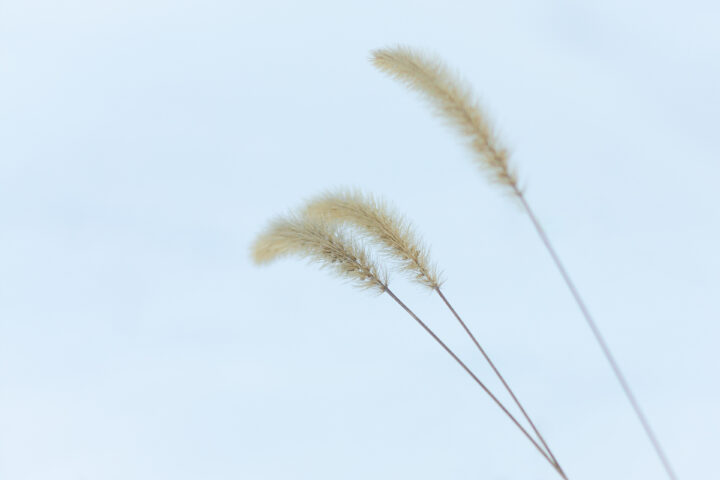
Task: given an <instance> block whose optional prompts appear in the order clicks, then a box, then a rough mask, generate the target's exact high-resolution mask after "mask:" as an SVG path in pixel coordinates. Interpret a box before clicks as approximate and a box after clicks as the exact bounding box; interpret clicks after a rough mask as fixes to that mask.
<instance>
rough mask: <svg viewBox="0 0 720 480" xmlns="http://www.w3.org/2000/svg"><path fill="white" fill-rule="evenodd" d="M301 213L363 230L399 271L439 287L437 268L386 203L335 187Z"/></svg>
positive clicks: (410, 229)
mask: <svg viewBox="0 0 720 480" xmlns="http://www.w3.org/2000/svg"><path fill="white" fill-rule="evenodd" d="M304 213H305V214H306V215H308V216H310V217H313V218H321V219H322V220H323V221H326V222H337V223H348V224H350V225H352V226H355V227H357V228H358V229H360V230H361V231H362V232H363V233H365V234H366V235H367V236H368V237H369V238H370V239H371V240H372V241H373V242H374V243H375V244H376V245H378V246H379V247H380V248H381V249H382V251H384V253H386V254H387V255H389V256H390V257H391V258H393V259H395V260H397V261H398V263H399V264H400V266H401V268H402V270H404V272H405V273H409V274H410V275H411V276H412V278H413V279H414V280H416V281H417V282H419V283H421V284H423V285H425V286H427V287H430V288H437V287H439V286H440V283H441V282H440V279H439V275H438V273H437V269H436V268H435V266H434V265H432V264H431V262H430V259H429V254H428V251H427V248H426V247H424V246H423V244H422V242H421V241H420V239H419V237H418V235H417V234H416V233H415V232H414V230H413V228H412V226H411V225H410V223H409V222H408V221H407V220H406V219H404V218H403V217H402V216H400V215H399V214H397V213H395V212H394V211H392V210H391V209H390V207H389V206H388V204H387V203H386V202H385V201H383V200H381V199H379V198H376V197H374V196H372V195H364V194H363V193H362V192H360V191H351V190H339V191H336V192H330V193H326V194H324V195H321V196H319V197H317V198H315V199H314V200H311V201H310V202H308V204H307V205H306V207H305V211H304Z"/></svg>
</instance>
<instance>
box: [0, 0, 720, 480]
mask: <svg viewBox="0 0 720 480" xmlns="http://www.w3.org/2000/svg"><path fill="white" fill-rule="evenodd" d="M715 5H716V4H715V2H692V1H691V2H657V1H647V2H626V1H619V0H618V1H598V2H573V1H543V2H533V1H528V2H500V1H497V2H471V1H464V2H461V1H454V2H440V1H433V2H428V1H421V2H418V1H404V2H391V3H390V4H386V2H380V1H374V0H373V1H363V2H356V3H351V2H322V1H303V2H291V1H277V2H249V1H242V0H241V1H235V2H230V1H210V2H208V1H172V2H171V1H154V0H151V1H147V0H143V1H120V0H112V1H105V2H101V1H95V2H91V1H66V2H52V1H34V0H5V1H3V2H2V3H1V4H0V87H1V88H0V478H1V479H2V480H26V479H27V480H30V479H32V480H35V479H37V480H48V479H53V480H65V479H77V480H91V479H92V480H95V479H109V480H110V479H147V480H160V479H168V480H169V479H172V480H183V479H248V480H256V479H257V480H261V479H308V480H310V479H312V480H319V479H353V480H354V479H400V478H403V479H404V478H408V479H410V478H412V479H458V480H460V479H463V480H464V479H507V480H514V479H517V480H530V479H532V480H534V479H538V480H544V479H554V478H557V477H556V475H555V474H554V473H553V471H552V470H551V469H550V468H549V467H548V466H547V465H546V464H545V463H543V461H542V459H541V457H540V456H539V455H538V454H537V453H536V452H535V451H534V450H533V449H532V447H531V446H530V445H529V444H528V443H527V442H526V440H524V439H523V438H522V437H521V435H520V434H519V433H518V432H517V431H516V430H515V429H514V428H513V427H512V426H511V425H510V423H509V422H508V421H507V419H506V418H504V417H503V416H502V415H501V413H499V412H498V410H497V409H496V408H495V407H494V406H493V405H492V404H491V403H490V402H489V401H488V399H487V398H486V397H484V396H483V395H482V393H481V392H480V390H479V389H478V388H477V387H476V386H475V385H474V384H473V383H471V381H470V380H469V379H468V378H467V377H466V376H465V374H464V373H463V372H462V371H461V370H460V369H459V368H457V366H456V365H455V364H454V363H452V360H450V359H449V357H447V356H446V355H445V354H444V353H443V352H442V351H441V350H440V349H439V348H438V347H437V346H436V345H435V344H434V343H432V341H431V340H430V339H429V337H427V336H426V335H425V334H424V333H423V332H422V331H421V330H420V329H419V328H418V327H417V326H416V325H415V324H414V323H413V322H412V320H411V319H410V318H409V317H408V316H407V315H405V314H404V313H403V312H402V311H401V310H400V309H399V308H398V307H397V306H396V305H395V304H394V303H392V301H391V300H390V299H389V298H388V297H387V296H381V297H374V296H372V295H368V294H367V293H363V292H360V291H357V290H355V289H352V288H350V287H348V286H347V285H343V284H342V282H340V281H338V280H337V279H335V278H333V277H331V276H329V275H327V274H326V273H324V272H319V271H317V270H316V269H315V268H313V267H308V266H306V265H305V264H303V262H300V261H293V260H289V261H284V262H280V263H278V264H276V265H272V266H270V267H268V268H263V269H258V268H255V267H254V266H253V265H252V264H251V262H250V260H249V256H248V247H249V244H250V243H251V241H252V238H253V236H254V235H255V234H256V233H257V232H258V231H259V230H260V229H261V228H262V227H263V225H264V224H265V221H266V220H267V219H268V218H270V217H271V216H272V215H274V214H277V213H280V212H283V211H285V210H286V209H287V208H289V207H292V206H293V205H296V204H297V203H298V202H299V201H301V200H302V199H304V198H307V197H308V196H310V195H313V194H315V193H317V192H319V191H321V190H323V189H325V188H328V187H333V186H339V185H352V186H361V187H364V188H366V189H368V190H369V191H372V192H375V193H379V194H383V195H385V196H386V197H387V198H388V199H390V200H392V201H393V202H394V203H395V205H396V206H397V207H398V208H399V209H400V210H402V211H403V212H405V213H406V214H407V215H408V216H409V217H410V218H412V219H413V221H414V222H415V224H416V225H417V227H418V229H419V230H420V231H421V232H422V233H423V235H424V237H425V238H426V240H427V241H428V243H430V244H431V245H432V252H433V256H434V258H435V259H436V260H437V261H438V262H439V263H440V265H441V267H442V269H443V270H444V272H445V276H446V278H447V283H446V293H447V295H448V296H449V297H450V298H451V300H453V301H454V302H455V304H456V306H457V308H458V309H459V310H460V312H461V313H463V314H465V315H466V317H467V319H468V320H469V322H470V323H471V325H472V326H473V327H474V328H475V330H476V332H477V333H478V334H479V336H480V337H481V339H482V340H483V342H484V344H485V346H486V347H487V349H488V350H489V351H490V353H491V354H492V356H493V357H494V358H495V359H496V361H497V363H498V365H499V366H500V368H501V369H502V370H503V371H504V372H505V373H506V375H507V377H508V379H509V380H510V382H511V383H512V384H513V385H514V386H515V387H516V390H517V392H518V394H519V395H520V397H521V398H522V399H523V400H524V402H525V404H526V405H527V407H528V409H529V410H530V412H531V413H532V414H533V416H534V417H535V418H536V419H537V422H538V424H539V425H540V427H541V430H542V431H543V432H544V433H545V435H546V437H547V438H548V440H549V441H550V443H551V445H552V446H553V448H554V450H555V453H556V454H557V455H558V457H559V458H560V460H561V462H562V463H563V464H564V465H565V467H566V470H567V471H568V473H569V475H570V477H571V478H572V479H577V480H580V479H583V480H605V479H608V478H612V479H655V478H657V479H662V478H665V477H664V475H663V472H662V471H661V469H660V466H659V463H658V461H657V459H656V458H655V457H654V456H653V453H652V451H651V449H650V446H649V444H648V442H647V441H646V439H645V438H644V437H643V434H642V431H641V430H640V427H639V425H638V424H637V422H636V420H635V419H634V417H633V415H632V412H631V410H630V407H629V406H628V404H627V403H626V401H625V399H624V398H623V396H622V394H621V392H620V390H619V388H618V386H617V384H616V383H615V380H614V378H613V377H612V376H611V374H610V370H609V369H608V368H607V365H606V364H605V362H604V360H603V358H602V356H601V354H600V352H599V350H598V348H597V346H596V345H595V343H594V341H593V339H592V337H591V336H590V333H589V330H588V329H587V327H586V326H585V325H584V323H583V321H582V318H581V317H580V315H579V313H578V311H577V310H576V307H575V305H574V304H573V302H572V300H571V298H570V296H569V294H568V293H567V291H566V290H565V287H564V286H563V285H562V283H561V281H560V278H559V276H558V275H557V273H556V272H555V271H554V269H553V267H552V264H551V263H550V261H549V258H548V257H547V255H546V253H545V252H544V251H543V249H542V247H541V245H540V243H539V242H538V241H537V238H536V237H535V235H534V232H533V231H532V230H531V227H530V224H529V223H528V221H527V219H526V218H525V217H523V216H522V215H521V213H520V212H519V210H518V209H517V208H515V207H514V206H513V204H512V203H511V202H509V201H507V199H506V198H503V195H501V193H500V192H499V191H498V190H497V189H495V188H491V187H490V186H488V184H487V182H485V181H484V179H483V177H482V176H481V175H479V174H478V173H477V171H476V168H475V167H474V165H472V164H471V162H470V160H469V156H468V154H467V152H466V151H465V150H464V149H463V148H461V146H460V145H459V144H458V142H457V140H456V138H455V137H454V136H453V135H452V134H451V133H450V132H448V131H447V129H445V128H444V127H442V126H441V125H440V122H438V121H437V119H434V118H432V117H431V116H430V115H429V114H428V111H427V109H426V108H425V106H424V105H423V104H422V103H420V102H419V101H417V99H416V98H415V97H414V96H413V95H411V94H409V93H408V92H406V91H405V90H404V89H402V88H401V87H399V86H398V85H396V84H395V83H393V82H391V81H390V80H388V79H387V78H384V77H383V76H382V75H380V74H379V73H378V72H376V71H375V70H374V69H373V68H372V67H371V65H370V64H369V62H368V55H369V51H370V50H371V49H373V48H377V47H381V46H385V45H392V44H395V43H398V42H401V43H405V44H409V45H415V46H420V47H427V48H430V49H431V50H433V51H435V52H437V53H439V54H440V55H442V56H443V57H444V58H445V59H446V60H447V61H448V62H449V63H450V64H451V65H453V67H456V68H458V69H459V70H461V71H462V72H463V74H464V75H465V77H466V78H467V79H468V80H469V81H470V82H471V83H472V84H473V85H474V86H475V87H476V88H477V90H478V92H479V93H481V95H482V98H483V100H484V102H485V104H486V105H487V107H488V109H489V110H490V111H491V112H492V113H493V116H494V118H495V120H496V122H497V124H498V125H499V128H500V131H501V133H502V134H503V137H504V138H505V139H506V141H507V143H508V144H509V145H510V146H511V147H512V149H513V152H514V160H515V162H516V164H517V166H518V168H519V171H520V174H521V177H522V179H523V180H524V182H525V183H526V185H527V187H528V189H527V192H528V198H529V200H530V201H531V202H532V204H533V205H534V206H535V208H536V210H537V212H538V214H539V216H540V217H541V219H542V220H543V221H544V222H545V224H546V227H547V229H548V232H549V234H550V235H551V237H552V238H553V239H554V240H555V242H556V244H557V247H558V249H559V251H560V253H561V255H562V256H563V257H564V258H565V260H566V262H567V265H568V267H569V269H570V271H571V272H572V273H573V275H574V276H575V278H576V280H577V283H578V285H579V286H580V288H581V290H582V291H583V292H584V294H585V296H586V299H587V301H588V303H589V305H590V307H591V309H592V310H593V312H594V313H595V315H596V317H597V318H598V322H599V323H600V325H601V328H602V329H603V331H604V332H605V333H606V335H607V338H608V340H609V342H610V344H611V345H612V347H613V348H614V350H615V352H616V354H617V357H618V359H619V360H620V362H621V364H622V365H623V367H624V369H625V370H626V373H627V375H628V377H629V379H630V381H631V383H632V384H633V385H634V388H635V390H636V392H637V394H638V397H639V399H640V401H641V403H642V404H643V405H644V407H645V409H646V410H647V413H648V416H649V417H650V419H651V422H652V423H653V425H654V426H655V428H656V430H657V432H658V435H659V436H660V438H661V439H662V441H663V443H664V444H665V447H666V449H667V451H668V454H669V455H670V457H671V459H672V461H673V462H674V464H675V466H676V469H677V471H678V473H679V474H680V477H681V478H682V479H691V478H698V479H708V478H713V477H715V476H717V475H718V471H717V470H718V467H717V454H718V451H719V450H720V387H719V386H718V379H719V377H720V353H718V350H717V348H718V347H717V344H718V337H719V336H720V322H719V321H718V320H720V304H719V300H718V299H719V297H720V296H719V295H718V291H719V290H720V275H719V274H718V268H719V267H720V254H718V249H717V246H718V245H720V215H719V214H718V202H719V201H720V194H719V193H718V190H717V188H718V179H719V178H720V165H719V164H718V159H719V158H720V146H718V141H717V135H718V134H717V126H718V115H719V114H720V90H719V89H718V85H719V84H720V65H719V64H718V58H720V34H718V29H717V26H718V24H720V11H719V10H718V7H716V6H715ZM393 285H394V286H395V289H396V291H397V293H398V294H399V295H401V297H402V298H404V299H406V300H407V301H408V303H410V304H411V306H413V307H415V308H416V309H417V311H418V313H420V314H421V315H422V316H423V317H424V318H426V319H428V321H429V322H430V323H431V324H432V325H433V326H435V327H436V328H437V329H438V331H439V332H440V333H441V334H443V335H444V336H446V337H447V338H448V339H449V342H450V343H451V344H452V345H453V346H455V347H456V348H457V349H458V352H460V353H461V355H462V356H463V357H466V358H468V359H470V360H469V361H470V363H471V364H472V365H473V366H477V367H478V371H479V373H480V374H481V376H482V377H483V378H486V379H488V383H489V384H490V385H492V386H493V387H496V386H497V385H496V382H493V381H492V379H491V377H490V376H489V375H488V372H487V369H486V368H484V367H482V364H481V362H479V361H478V358H477V353H476V352H475V351H474V350H473V348H472V345H471V344H470V343H469V342H468V341H467V340H466V339H465V338H464V337H462V336H461V335H460V334H459V331H458V328H457V326H456V324H454V323H453V321H452V319H451V317H450V316H449V315H448V313H447V312H446V311H445V310H443V309H442V308H441V305H440V304H439V301H438V299H437V298H436V297H434V296H430V295H427V294H426V293H425V292H420V291H417V290H416V288H415V287H414V286H413V285H411V284H409V283H407V282H406V281H404V280H402V279H398V278H396V279H395V281H394V283H393ZM503 398H504V397H503Z"/></svg>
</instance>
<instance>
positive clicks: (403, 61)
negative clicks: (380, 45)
mask: <svg viewBox="0 0 720 480" xmlns="http://www.w3.org/2000/svg"><path fill="white" fill-rule="evenodd" d="M371 60H372V63H373V65H374V66H375V67H376V68H378V69H379V70H380V71H382V72H384V73H386V74H388V75H389V76H390V77H392V78H394V79H395V80H398V81H399V82H400V83H402V84H404V85H405V86H406V87H408V88H409V89H411V90H414V91H416V92H418V93H420V94H421V95H422V96H423V97H424V98H425V99H426V100H427V101H428V102H429V103H430V105H431V107H432V109H433V110H434V112H435V114H437V115H438V116H439V117H441V118H442V119H443V120H445V122H446V123H448V124H449V125H450V126H452V127H453V128H455V129H456V130H457V131H458V133H459V134H460V136H461V137H463V138H464V139H465V140H466V141H467V143H468V145H469V147H470V148H471V150H472V151H473V153H474V154H475V158H476V160H477V161H478V163H479V165H480V167H481V168H482V169H483V170H485V171H486V172H487V173H488V174H489V176H490V179H491V180H493V181H495V182H496V183H498V184H500V185H505V186H506V187H508V188H510V189H511V190H512V193H513V194H514V195H519V194H520V189H519V187H518V182H517V175H516V173H515V171H514V169H513V168H511V167H510V165H509V162H508V157H509V152H508V150H507V149H506V148H505V147H503V146H502V145H501V144H500V142H499V141H498V139H497V137H496V135H495V133H494V132H493V129H492V127H491V124H490V123H489V121H488V118H487V115H486V114H485V112H484V111H483V110H482V108H481V107H480V104H479V103H478V101H477V100H476V99H475V96H474V95H473V93H472V91H471V89H470V88H469V87H468V86H467V85H466V83H465V82H463V81H462V79H461V78H460V77H459V76H458V75H455V74H453V73H452V72H451V71H450V70H449V69H448V68H447V66H446V65H445V64H444V63H443V62H442V61H441V60H439V59H438V58H436V57H431V56H428V55H426V54H425V53H423V52H420V51H419V50H416V49H412V48H409V47H403V46H399V47H395V48H386V49H379V50H375V51H373V52H372V59H371Z"/></svg>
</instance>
